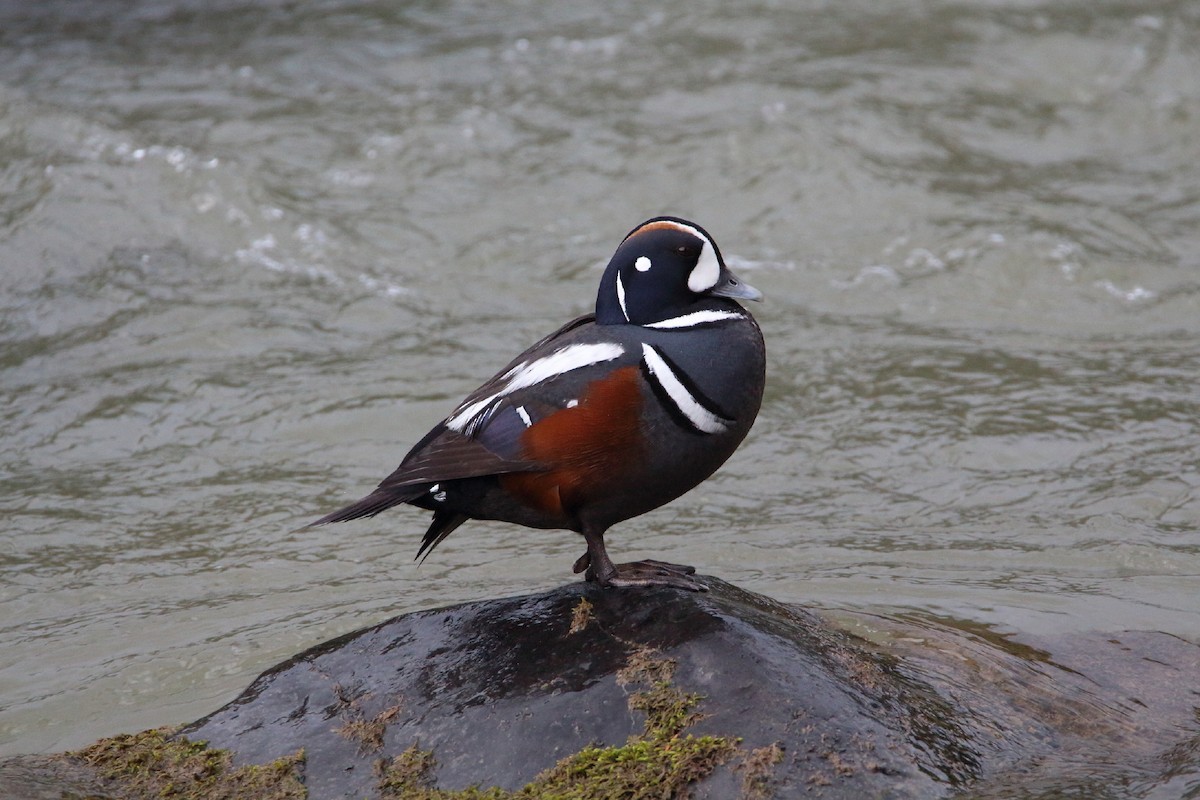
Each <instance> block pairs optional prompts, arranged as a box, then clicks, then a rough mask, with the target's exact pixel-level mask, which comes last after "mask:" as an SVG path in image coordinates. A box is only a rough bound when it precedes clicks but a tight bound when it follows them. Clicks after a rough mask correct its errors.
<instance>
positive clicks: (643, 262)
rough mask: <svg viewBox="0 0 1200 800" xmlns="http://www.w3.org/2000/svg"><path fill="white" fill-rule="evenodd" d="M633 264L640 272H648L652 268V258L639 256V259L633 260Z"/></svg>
mask: <svg viewBox="0 0 1200 800" xmlns="http://www.w3.org/2000/svg"><path fill="white" fill-rule="evenodd" d="M633 266H634V267H635V268H636V269H637V271H638V272H647V271H649V269H650V266H651V265H650V259H648V258H646V257H645V256H638V259H637V261H635V262H633Z"/></svg>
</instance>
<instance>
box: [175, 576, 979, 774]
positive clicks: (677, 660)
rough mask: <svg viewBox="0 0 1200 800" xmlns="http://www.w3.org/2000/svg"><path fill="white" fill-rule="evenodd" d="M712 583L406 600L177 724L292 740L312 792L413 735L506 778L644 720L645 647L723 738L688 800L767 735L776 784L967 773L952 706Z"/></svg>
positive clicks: (973, 764)
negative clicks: (637, 701) (719, 753)
mask: <svg viewBox="0 0 1200 800" xmlns="http://www.w3.org/2000/svg"><path fill="white" fill-rule="evenodd" d="M710 582H711V584H712V589H713V591H711V592H709V593H707V594H703V595H697V594H692V593H688V592H680V591H676V590H670V589H658V590H647V591H604V590H600V589H598V588H596V587H594V586H591V585H587V584H575V585H571V586H567V587H564V588H561V589H557V590H554V591H550V592H546V593H543V594H538V595H532V596H528V597H519V598H513V599H506V600H489V601H483V602H476V603H468V604H466V605H461V606H456V607H453V608H448V609H439V610H436V611H427V612H420V613H415V614H409V615H406V616H403V617H399V618H397V619H394V620H391V621H389V622H386V623H384V624H382V625H379V626H376V627H374V628H370V629H368V630H365V631H362V632H359V633H355V634H351V635H349V636H346V637H343V638H340V639H337V640H334V641H332V642H329V643H327V644H324V645H321V646H319V647H316V648H313V649H312V650H309V651H307V652H305V653H302V654H300V655H299V656H297V657H295V658H294V659H292V660H291V661H289V662H287V663H285V664H282V665H280V666H279V667H276V668H275V669H273V670H271V671H269V672H267V673H266V674H264V675H263V676H262V677H260V678H259V679H258V680H256V681H255V682H254V684H253V685H252V686H251V687H250V688H249V689H248V690H247V691H246V692H245V693H244V694H243V695H242V696H241V697H240V698H238V699H237V700H236V701H234V702H233V703H231V704H229V705H228V706H226V707H225V708H223V709H221V710H219V711H217V712H216V713H214V714H212V715H211V716H209V717H207V718H205V719H203V720H201V721H199V722H197V723H196V724H194V725H191V726H188V727H187V728H186V729H184V730H183V731H182V732H181V733H182V734H183V735H185V736H187V737H189V738H191V739H205V740H208V741H209V743H210V745H211V746H214V747H219V748H228V749H230V750H232V751H233V752H234V753H236V754H237V758H238V759H239V760H242V761H246V762H251V763H265V762H267V761H271V760H273V759H276V758H279V757H281V756H283V755H285V754H287V753H291V752H294V751H296V750H297V749H300V748H303V749H304V751H305V752H306V754H307V757H308V761H307V766H306V783H307V785H308V788H309V791H310V792H311V795H312V797H314V798H325V797H363V796H370V795H371V794H372V793H373V792H374V791H375V787H376V783H377V781H378V778H379V775H378V770H377V766H376V765H377V763H378V762H379V761H380V760H381V759H383V758H385V757H391V756H395V755H397V754H399V753H401V752H403V751H405V750H406V749H408V748H409V747H411V746H413V745H414V744H415V745H417V746H418V747H419V748H421V749H422V750H425V751H429V752H432V754H433V758H434V760H435V764H436V766H435V767H434V769H433V774H432V778H433V780H434V781H435V782H436V785H437V786H438V787H440V788H442V789H461V788H464V787H468V786H472V785H475V784H481V785H483V786H499V787H502V788H504V789H510V790H511V789H516V788H518V787H521V786H523V785H525V784H526V783H528V782H530V781H532V780H533V779H534V778H535V777H536V776H537V775H538V773H540V772H542V771H543V770H546V769H548V768H550V767H552V766H553V765H554V764H555V763H556V762H558V761H559V760H560V759H563V758H565V757H567V756H569V755H571V754H573V753H576V752H578V751H580V750H581V749H583V748H585V747H587V746H588V745H590V744H594V743H599V744H603V745H619V744H621V743H624V742H625V741H626V740H627V739H628V737H630V736H634V735H637V734H639V733H641V732H642V730H643V724H644V717H645V715H644V714H643V713H640V712H639V711H637V710H633V709H631V708H630V707H629V706H630V702H629V701H630V697H631V695H632V694H633V693H635V692H636V690H637V689H638V688H639V687H638V686H637V685H633V686H631V685H628V684H626V685H623V683H624V682H623V680H622V676H621V675H620V674H619V673H620V671H621V670H622V669H624V668H627V667H628V666H629V665H630V663H631V660H634V659H643V660H645V659H657V660H665V661H669V662H672V663H673V665H674V666H673V670H672V671H673V674H672V677H671V681H672V683H673V684H674V685H675V686H676V687H678V689H679V691H681V692H684V693H697V694H699V695H701V696H702V697H703V699H702V700H701V701H699V703H698V705H697V708H696V711H697V712H698V713H699V714H700V718H699V719H697V721H695V722H694V724H692V725H691V726H690V727H689V729H688V733H690V734H692V735H694V736H701V735H705V734H709V735H712V736H720V737H737V738H738V739H739V740H740V741H739V751H740V754H741V755H740V756H739V757H738V758H733V759H730V760H729V761H727V762H726V763H724V764H722V765H720V766H719V767H717V768H715V769H714V770H713V772H712V774H711V775H708V776H707V777H706V778H705V779H704V780H702V781H701V782H700V785H699V786H698V787H696V788H694V790H693V796H695V797H715V798H730V797H735V796H737V793H738V791H739V789H738V787H739V785H740V783H741V780H742V775H741V774H739V772H738V771H737V770H736V767H737V765H738V763H739V761H740V760H742V759H744V758H745V757H746V756H747V755H748V754H750V753H752V752H755V751H759V750H761V749H762V748H769V747H772V746H777V747H779V748H781V756H780V757H779V759H778V763H774V764H772V765H771V766H772V767H773V768H772V769H771V770H770V777H769V784H770V786H771V787H772V790H773V791H779V792H783V794H782V795H781V796H790V795H791V794H794V793H798V792H801V791H803V790H806V789H808V788H812V787H821V788H822V792H821V796H823V797H827V798H836V797H847V798H851V797H853V798H862V797H883V796H887V797H897V798H899V797H933V796H938V795H939V794H941V793H942V792H943V791H945V790H947V789H948V788H949V787H950V786H952V785H954V784H956V783H961V782H963V781H967V780H969V779H970V778H972V777H973V776H974V775H975V774H976V772H977V771H978V763H977V756H976V754H975V753H974V752H973V751H972V750H971V749H970V748H968V747H964V746H963V744H962V740H963V738H964V737H963V733H962V731H961V730H960V729H959V727H958V723H957V722H956V719H955V717H956V715H955V713H954V709H953V708H952V707H950V706H947V705H946V704H944V703H942V702H941V700H940V699H939V698H938V697H937V696H936V695H935V694H933V693H932V692H930V691H929V690H928V689H927V688H926V687H923V686H921V685H919V684H917V683H915V682H913V681H911V680H908V679H906V678H904V677H903V676H901V675H899V674H898V673H897V672H896V671H895V670H894V669H893V668H892V667H891V666H890V664H889V663H888V659H887V658H886V657H883V656H880V655H879V654H877V653H874V652H872V651H870V650H868V649H865V648H864V647H863V646H862V643H861V642H859V641H857V640H855V639H853V638H852V637H849V636H847V635H845V634H843V633H839V632H837V631H834V630H833V629H831V628H830V627H829V626H828V625H826V624H824V623H822V622H821V621H820V620H819V619H818V618H817V617H815V616H812V615H810V614H807V613H804V612H801V611H798V610H796V609H793V608H788V607H785V606H782V605H779V604H777V603H773V602H772V601H770V600H767V599H766V598H763V597H761V596H757V595H752V594H748V593H746V592H743V591H741V590H739V589H737V588H736V587H733V586H731V585H729V584H726V583H723V582H720V581H715V580H713V581H710ZM584 601H586V605H584ZM641 688H644V687H641ZM765 782H766V779H764V783H765Z"/></svg>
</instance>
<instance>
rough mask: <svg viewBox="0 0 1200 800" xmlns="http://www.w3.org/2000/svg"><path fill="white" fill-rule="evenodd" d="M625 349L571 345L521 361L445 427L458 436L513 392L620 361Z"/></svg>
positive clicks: (619, 347) (598, 345)
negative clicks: (606, 363)
mask: <svg viewBox="0 0 1200 800" xmlns="http://www.w3.org/2000/svg"><path fill="white" fill-rule="evenodd" d="M624 353H625V348H624V347H622V346H621V345H619V344H613V343H610V342H602V343H599V344H572V345H567V346H566V347H564V348H562V349H561V350H556V351H554V352H553V353H551V354H550V355H548V356H544V357H542V358H537V359H534V360H533V361H525V362H522V363H520V364H518V365H517V366H515V367H513V368H512V369H510V370H509V371H508V372H506V373H505V374H504V376H503V377H502V378H501V381H500V387H499V388H498V389H496V391H494V392H492V393H491V394H489V395H488V396H487V397H484V398H481V399H479V400H475V401H474V402H471V403H467V404H464V405H461V406H459V407H458V408H457V409H455V410H454V413H453V414H451V415H450V416H449V417H447V418H446V422H445V425H446V427H447V428H450V429H451V430H456V431H459V432H460V433H462V432H463V431H464V429H466V428H467V427H468V426H469V425H470V424H471V422H472V421H473V420H474V419H475V418H476V417H478V416H479V415H480V414H482V413H483V412H484V411H486V410H487V409H488V408H489V407H490V406H491V405H492V404H493V403H495V402H496V401H497V400H500V399H501V398H503V397H507V396H508V395H510V394H512V393H513V392H515V391H518V390H520V389H525V388H528V387H530V386H536V385H537V384H539V383H542V382H543V381H548V380H550V379H551V378H557V377H558V376H559V375H565V374H566V373H568V372H572V371H573V370H577V369H582V368H584V367H590V366H592V365H593V364H600V363H603V362H605V361H612V360H613V359H614V358H620V357H621V356H622V355H623V354H624Z"/></svg>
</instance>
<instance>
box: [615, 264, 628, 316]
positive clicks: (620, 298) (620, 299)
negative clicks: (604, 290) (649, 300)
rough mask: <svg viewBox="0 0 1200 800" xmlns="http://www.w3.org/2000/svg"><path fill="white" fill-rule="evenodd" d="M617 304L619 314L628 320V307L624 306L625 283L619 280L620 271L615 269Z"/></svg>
mask: <svg viewBox="0 0 1200 800" xmlns="http://www.w3.org/2000/svg"><path fill="white" fill-rule="evenodd" d="M617 305H619V306H621V314H622V315H623V316H624V317H625V321H626V322H629V309H627V308H626V307H625V284H624V283H622V282H621V272H620V271H619V270H618V271H617Z"/></svg>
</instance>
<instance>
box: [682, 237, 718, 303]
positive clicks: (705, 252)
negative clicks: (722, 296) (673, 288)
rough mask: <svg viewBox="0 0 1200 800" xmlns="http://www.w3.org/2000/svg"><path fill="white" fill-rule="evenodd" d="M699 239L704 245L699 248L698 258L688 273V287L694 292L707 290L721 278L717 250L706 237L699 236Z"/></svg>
mask: <svg viewBox="0 0 1200 800" xmlns="http://www.w3.org/2000/svg"><path fill="white" fill-rule="evenodd" d="M701 240H702V241H703V242H704V246H703V247H702V248H700V258H699V259H697V260H696V266H694V267H692V272H691V274H690V275H688V288H689V289H691V290H692V291H693V292H695V293H696V294H699V293H700V292H707V291H708V290H709V289H711V288H713V287H714V286H716V285H717V281H719V280H720V279H721V263H720V262H719V261H717V251H716V250H715V249H714V248H713V246H712V242H710V241H708V239H705V238H704V237H701Z"/></svg>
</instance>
